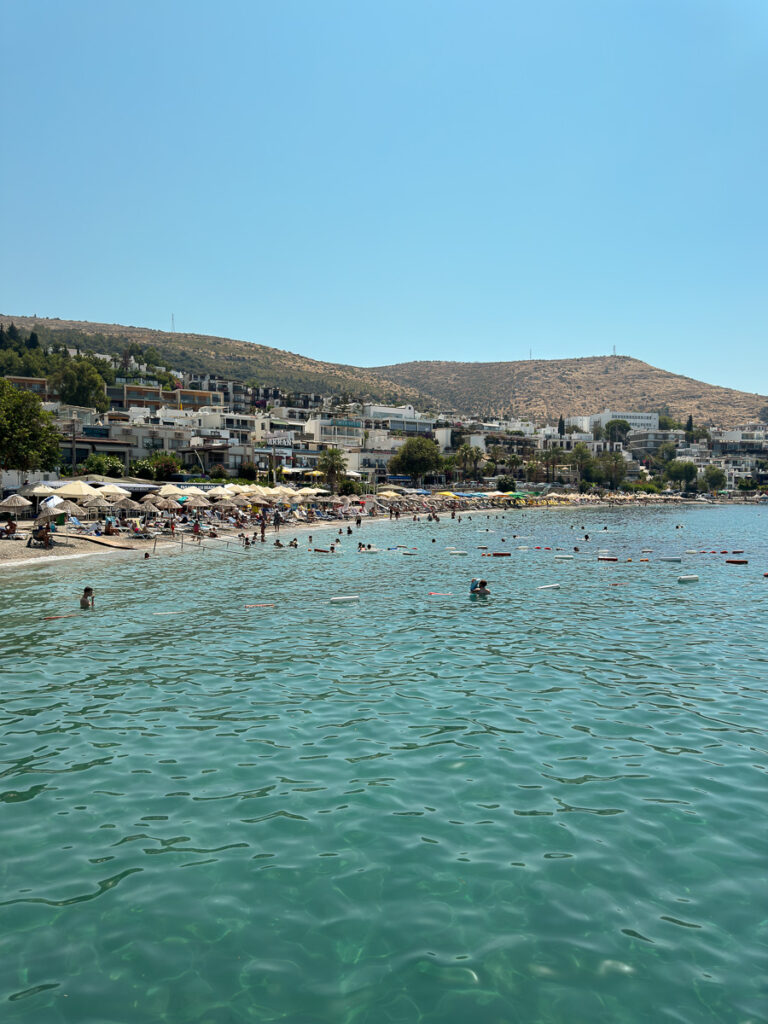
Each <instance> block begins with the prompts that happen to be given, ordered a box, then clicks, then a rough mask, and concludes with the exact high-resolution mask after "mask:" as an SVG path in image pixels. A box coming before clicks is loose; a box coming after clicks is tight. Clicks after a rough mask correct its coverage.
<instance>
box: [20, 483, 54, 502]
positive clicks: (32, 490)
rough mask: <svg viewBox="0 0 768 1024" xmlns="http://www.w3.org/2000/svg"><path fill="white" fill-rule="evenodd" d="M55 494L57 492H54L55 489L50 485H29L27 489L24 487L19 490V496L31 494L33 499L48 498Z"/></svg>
mask: <svg viewBox="0 0 768 1024" xmlns="http://www.w3.org/2000/svg"><path fill="white" fill-rule="evenodd" d="M55 493H56V491H55V490H54V488H53V487H49V486H48V484H43V483H40V484H34V486H30V485H29V484H27V486H26V487H22V488H21V489H20V490H19V494H29V495H31V497H33V498H47V497H49V496H50V495H51V494H55Z"/></svg>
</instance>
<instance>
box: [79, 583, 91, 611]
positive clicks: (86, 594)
mask: <svg viewBox="0 0 768 1024" xmlns="http://www.w3.org/2000/svg"><path fill="white" fill-rule="evenodd" d="M80 607H81V608H93V587H86V588H85V590H84V591H83V596H82V597H81V598H80Z"/></svg>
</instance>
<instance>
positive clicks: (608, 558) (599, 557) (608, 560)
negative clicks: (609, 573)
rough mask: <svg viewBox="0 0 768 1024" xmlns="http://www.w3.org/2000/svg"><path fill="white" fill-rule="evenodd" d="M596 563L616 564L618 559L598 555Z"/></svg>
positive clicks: (613, 556) (611, 556) (612, 556)
mask: <svg viewBox="0 0 768 1024" xmlns="http://www.w3.org/2000/svg"><path fill="white" fill-rule="evenodd" d="M597 560H598V562H618V558H616V556H615V555H598V556H597Z"/></svg>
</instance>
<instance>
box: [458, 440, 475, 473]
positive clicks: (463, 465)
mask: <svg viewBox="0 0 768 1024" xmlns="http://www.w3.org/2000/svg"><path fill="white" fill-rule="evenodd" d="M471 461H472V449H471V448H470V446H469V445H468V444H467V443H466V442H464V444H463V445H461V447H460V448H458V449H457V450H456V465H457V466H458V467H459V469H460V470H461V473H462V476H463V477H464V479H465V480H466V477H467V467H468V466H469V464H470V462H471Z"/></svg>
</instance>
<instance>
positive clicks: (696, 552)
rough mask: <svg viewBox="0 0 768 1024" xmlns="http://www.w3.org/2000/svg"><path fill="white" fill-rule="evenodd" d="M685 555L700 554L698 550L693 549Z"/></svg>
mask: <svg viewBox="0 0 768 1024" xmlns="http://www.w3.org/2000/svg"><path fill="white" fill-rule="evenodd" d="M685 553H686V555H698V553H699V552H698V551H697V550H696V548H691V549H690V550H688V551H686V552H685Z"/></svg>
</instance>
